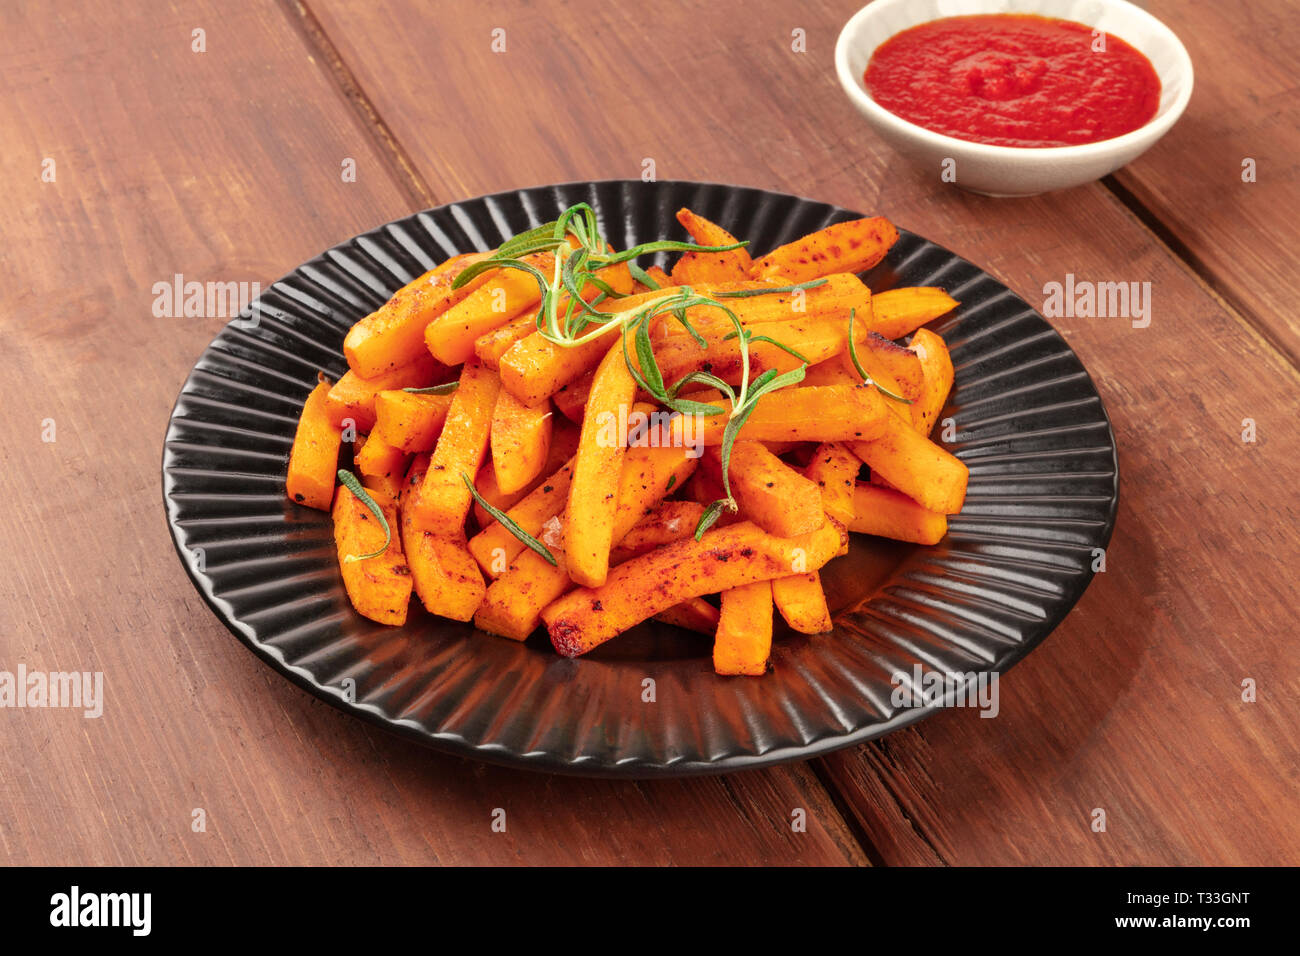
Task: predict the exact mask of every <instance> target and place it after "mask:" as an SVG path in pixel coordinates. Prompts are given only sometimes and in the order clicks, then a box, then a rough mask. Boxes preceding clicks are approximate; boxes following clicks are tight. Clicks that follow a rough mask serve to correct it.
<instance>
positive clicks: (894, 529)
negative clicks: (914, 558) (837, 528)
mask: <svg viewBox="0 0 1300 956" xmlns="http://www.w3.org/2000/svg"><path fill="white" fill-rule="evenodd" d="M853 509H854V517H853V521H852V523H851V524H850V525H849V530H850V531H856V532H858V533H860V534H874V535H876V536H878V537H881V538H893V539H895V540H897V541H912V542H914V543H916V544H938V543H939V541H940V540H941V539H942V538H943V536H944V535H945V534H947V533H948V519H947V517H946V516H945V515H943V514H941V513H939V512H937V511H928V510H926V509H925V508H922V507H921V506H920V505H918V504H917V503H916V502H915V501H913V500H912V499H911V498H909V497H907V495H904V494H902V493H900V492H897V491H894V490H892V489H890V488H880V487H877V486H876V485H873V484H871V483H869V482H865V481H860V482H858V483H857V487H856V488H855V489H854V492H853Z"/></svg>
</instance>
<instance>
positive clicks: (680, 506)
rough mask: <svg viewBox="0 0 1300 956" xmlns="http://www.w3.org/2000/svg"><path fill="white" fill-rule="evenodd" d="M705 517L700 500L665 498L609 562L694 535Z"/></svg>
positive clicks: (616, 549) (643, 519)
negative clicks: (671, 499) (666, 499)
mask: <svg viewBox="0 0 1300 956" xmlns="http://www.w3.org/2000/svg"><path fill="white" fill-rule="evenodd" d="M854 460H855V461H856V459H854ZM697 474H698V472H697ZM719 497H721V492H719ZM711 500H716V499H711ZM702 517H704V505H702V504H700V503H699V502H698V501H665V502H664V503H663V504H661V505H660V506H659V507H658V508H656V509H655V510H654V511H652V512H651V513H650V514H648V515H646V516H645V517H644V518H642V519H641V520H640V521H638V522H637V523H636V524H635V525H634V526H633V527H632V530H631V531H629V532H628V533H627V534H626V535H624V536H623V540H622V541H620V542H619V543H618V547H616V548H615V549H614V550H613V551H611V552H610V556H609V560H610V563H612V564H621V563H622V562H624V561H626V560H628V559H629V558H634V557H636V556H637V555H638V554H645V553H646V552H647V551H653V550H654V549H655V548H658V547H660V546H661V545H665V544H668V543H669V542H670V541H679V540H681V539H682V538H685V537H687V536H688V535H691V534H694V533H695V528H696V526H697V525H698V524H699V523H700V518H702Z"/></svg>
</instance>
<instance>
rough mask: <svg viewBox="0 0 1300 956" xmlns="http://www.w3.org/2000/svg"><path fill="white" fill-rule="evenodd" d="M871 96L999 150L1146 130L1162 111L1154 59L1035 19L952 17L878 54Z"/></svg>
mask: <svg viewBox="0 0 1300 956" xmlns="http://www.w3.org/2000/svg"><path fill="white" fill-rule="evenodd" d="M864 82H865V84H866V88H867V92H869V93H870V94H871V97H872V99H874V100H875V101H876V102H877V103H878V104H880V106H882V107H884V108H885V109H887V110H889V112H891V113H893V114H895V115H897V116H899V117H901V118H902V119H905V120H907V121H908V122H910V123H915V124H916V125H918V126H923V127H925V128H926V129H930V130H933V131H934V132H936V133H942V134H944V135H945V136H954V137H956V138H957V139H964V140H968V141H970V142H975V143H987V144H990V145H993V146H1017V147H1031V148H1041V147H1052V146H1078V145H1081V144H1084V143H1096V142H1099V141H1101V140H1106V139H1113V138H1114V137H1116V136H1122V135H1123V134H1125V133H1129V132H1132V131H1133V130H1135V129H1138V128H1139V127H1142V126H1144V125H1146V124H1147V123H1148V122H1150V120H1151V119H1152V117H1154V116H1155V115H1156V110H1157V108H1158V107H1159V105H1160V78H1159V77H1158V76H1157V75H1156V71H1155V69H1154V67H1152V65H1151V61H1150V60H1148V59H1147V58H1146V57H1145V56H1144V55H1143V54H1142V53H1140V52H1139V51H1138V50H1135V49H1134V48H1133V47H1131V46H1130V45H1129V44H1127V43H1125V42H1124V41H1123V40H1121V39H1120V38H1119V37H1116V36H1113V35H1111V34H1109V33H1103V32H1101V31H1094V30H1093V29H1092V28H1091V27H1088V26H1085V25H1083V24H1082V23H1075V22H1073V21H1070V20H1058V19H1054V18H1051V17H1040V16H1034V15H1029V14H986V15H980V16H965V17H945V18H943V19H939V20H931V21H930V22H928V23H922V24H920V25H919V26H915V27H911V28H909V29H907V30H903V31H902V32H901V33H896V34H895V35H894V36H892V37H890V38H889V39H888V40H886V41H885V42H884V43H882V44H881V45H880V46H879V47H877V48H876V51H875V52H874V53H873V54H872V55H871V59H870V61H869V62H868V63H867V70H866V74H865V76H864Z"/></svg>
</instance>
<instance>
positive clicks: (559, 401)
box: [551, 368, 596, 425]
mask: <svg viewBox="0 0 1300 956" xmlns="http://www.w3.org/2000/svg"><path fill="white" fill-rule="evenodd" d="M595 379H596V370H595V369H594V368H593V369H592V370H591V371H590V372H584V373H583V374H582V375H581V376H580V377H579V378H576V379H574V380H573V381H572V382H570V383H569V384H568V385H566V386H564V388H562V389H560V390H559V391H558V392H556V393H555V394H554V395H553V396H551V398H552V399H553V400H554V402H555V407H556V409H558V410H559V412H560V414H561V415H563V416H564V417H565V418H567V419H568V420H569V421H571V422H573V423H575V424H577V425H581V424H582V416H583V415H585V414H586V412H587V399H588V398H590V397H591V383H592V382H593V381H595Z"/></svg>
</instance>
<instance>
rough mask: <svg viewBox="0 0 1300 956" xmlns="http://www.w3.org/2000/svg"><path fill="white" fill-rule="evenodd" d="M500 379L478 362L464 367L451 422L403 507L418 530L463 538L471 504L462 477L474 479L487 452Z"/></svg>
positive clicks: (449, 410) (472, 362)
mask: <svg viewBox="0 0 1300 956" xmlns="http://www.w3.org/2000/svg"><path fill="white" fill-rule="evenodd" d="M500 390H501V383H500V380H499V379H498V378H497V376H496V374H495V373H494V372H492V371H491V370H490V369H485V368H484V367H483V366H482V365H480V364H479V363H478V361H477V360H472V361H469V362H466V363H465V367H464V369H463V370H462V371H461V374H460V385H459V386H458V387H457V389H456V391H455V392H453V393H452V400H451V407H450V409H448V411H447V421H446V423H445V424H444V425H443V426H442V434H441V435H439V436H438V444H437V445H436V446H435V447H434V450H433V458H432V462H431V464H430V465H429V473H428V475H426V476H425V479H424V481H422V482H421V483H420V485H419V488H418V489H417V490H416V492H415V494H413V495H412V496H411V499H410V501H409V502H407V503H405V505H404V507H403V511H404V512H409V514H410V518H411V520H412V522H414V525H415V527H416V528H417V529H418V530H420V531H432V532H434V533H435V534H438V535H441V536H443V537H452V536H455V535H458V534H463V533H464V530H465V518H466V517H467V516H468V515H469V507H470V502H471V501H473V498H472V496H471V495H470V491H469V488H468V487H466V485H465V482H464V481H463V480H462V478H461V475H462V474H464V475H466V476H469V477H470V478H471V479H472V478H473V476H474V475H476V474H478V470H479V466H480V465H482V464H483V458H484V456H485V455H486V454H487V447H488V432H489V430H490V428H491V425H492V409H493V408H494V407H495V406H496V400H497V393H498V392H500Z"/></svg>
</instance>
